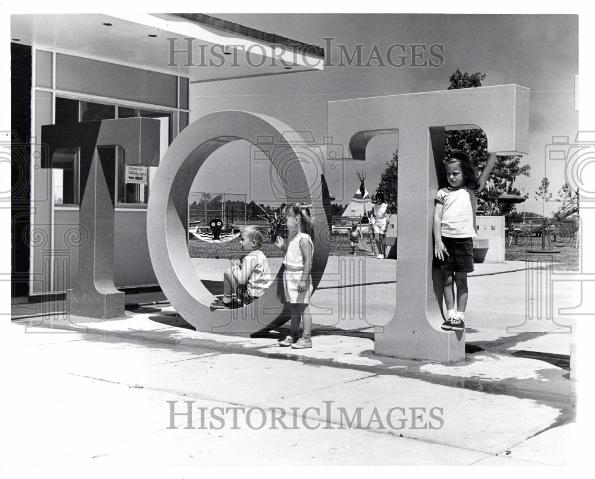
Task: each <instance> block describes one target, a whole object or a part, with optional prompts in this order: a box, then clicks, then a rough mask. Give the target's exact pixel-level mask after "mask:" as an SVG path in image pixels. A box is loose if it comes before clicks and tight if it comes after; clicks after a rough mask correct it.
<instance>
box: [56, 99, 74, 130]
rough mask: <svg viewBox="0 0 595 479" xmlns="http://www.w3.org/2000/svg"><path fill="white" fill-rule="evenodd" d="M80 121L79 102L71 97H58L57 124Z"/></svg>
mask: <svg viewBox="0 0 595 479" xmlns="http://www.w3.org/2000/svg"><path fill="white" fill-rule="evenodd" d="M78 121H79V102H78V100H71V99H70V98H60V97H56V121H55V124H56V125H68V124H72V123H78Z"/></svg>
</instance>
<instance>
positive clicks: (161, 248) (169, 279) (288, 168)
mask: <svg viewBox="0 0 595 479" xmlns="http://www.w3.org/2000/svg"><path fill="white" fill-rule="evenodd" d="M241 139H243V140H246V141H249V142H251V143H252V144H254V145H256V146H257V147H259V148H260V149H261V150H262V151H263V152H264V154H265V155H266V156H267V158H268V159H269V160H270V161H271V162H272V164H273V166H274V168H275V169H276V171H277V173H278V174H279V177H280V178H281V182H282V185H283V187H284V188H285V195H286V197H287V202H296V201H300V202H304V203H310V204H312V211H313V214H314V216H315V217H319V218H323V219H324V218H325V210H324V206H323V197H322V196H323V191H324V188H321V185H320V184H318V183H315V182H314V181H315V180H316V179H317V180H318V181H321V182H323V181H324V179H323V178H321V177H320V176H319V175H320V171H319V170H318V169H317V166H318V165H316V164H314V163H312V162H307V161H303V158H304V157H308V156H307V155H306V156H304V154H303V153H305V150H306V149H307V150H308V151H307V153H308V155H312V150H311V149H308V148H307V143H306V142H304V141H303V139H302V138H301V137H300V136H299V135H298V134H297V133H296V132H294V131H293V130H292V129H291V128H290V127H289V126H287V125H285V124H284V123H282V122H280V121H278V120H276V119H274V118H271V117H268V116H265V115H258V114H254V113H248V112H242V111H221V112H216V113H211V114H209V115H206V116H204V117H202V118H200V119H198V120H196V121H195V122H194V123H192V124H191V125H189V126H188V127H186V128H185V129H184V131H182V132H181V133H180V134H179V135H178V136H177V137H176V139H175V140H174V141H173V142H172V144H171V145H170V147H169V149H168V150H167V152H166V154H165V156H164V158H163V161H162V162H161V166H160V167H159V168H158V170H157V173H156V175H155V178H154V180H153V183H152V185H151V188H152V190H151V196H150V198H149V206H148V212H147V236H148V242H149V252H150V255H151V262H152V264H153V269H154V270H155V275H156V276H157V279H158V281H159V284H160V285H161V287H162V289H163V292H164V293H165V295H166V296H167V298H168V299H169V300H170V302H171V303H172V305H173V307H174V308H175V310H176V311H177V312H178V314H180V315H181V316H182V317H183V318H184V319H185V320H186V321H188V322H189V323H190V324H192V325H193V326H194V327H195V328H196V329H197V330H198V331H209V332H234V333H251V332H254V331H256V330H258V329H260V328H262V327H263V326H266V325H267V324H269V323H270V322H272V321H273V320H274V319H276V318H277V317H279V316H280V315H281V314H282V311H283V306H284V296H283V294H282V289H283V279H282V278H283V276H282V275H283V268H281V270H280V271H279V273H278V275H277V276H276V277H275V278H274V280H273V284H272V286H270V287H269V288H268V289H267V290H266V292H265V293H264V295H263V296H262V297H261V298H259V299H258V300H257V301H255V302H253V303H251V304H250V305H249V306H246V307H244V308H242V309H240V310H233V311H232V310H215V311H211V310H210V309H209V305H210V304H211V302H212V301H213V299H214V297H213V295H212V294H211V293H210V292H209V290H208V289H207V288H206V287H205V286H204V284H203V283H202V281H201V280H200V278H199V277H198V275H197V274H196V271H195V269H194V267H193V265H192V263H191V261H190V255H189V253H188V247H187V244H186V211H187V202H188V194H189V191H190V187H191V186H192V183H193V181H194V178H195V177H196V175H197V173H198V172H199V170H200V168H201V166H202V165H203V164H204V162H205V161H206V159H207V158H208V157H209V155H210V154H211V153H213V152H214V151H215V150H217V149H218V148H220V147H221V146H223V145H225V144H227V143H229V142H231V141H235V140H241ZM271 139H274V143H271ZM263 142H266V143H263ZM314 192H317V193H314ZM327 237H328V222H327V221H324V220H323V221H316V222H315V223H314V238H313V241H314V258H313V262H312V282H313V286H314V289H316V287H317V286H318V283H319V282H320V278H321V276H322V273H323V272H324V268H325V267H326V262H327V258H328V245H327V244H326V242H325V239H326V238H327ZM234 313H237V314H234Z"/></svg>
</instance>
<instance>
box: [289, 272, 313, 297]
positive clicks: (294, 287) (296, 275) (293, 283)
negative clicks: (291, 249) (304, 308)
mask: <svg viewBox="0 0 595 479" xmlns="http://www.w3.org/2000/svg"><path fill="white" fill-rule="evenodd" d="M302 274H303V271H288V270H287V269H286V270H285V271H284V273H283V284H284V286H285V302H286V303H302V304H310V296H312V277H311V276H310V277H308V287H307V288H306V289H305V290H304V291H298V283H299V282H300V280H301V279H302Z"/></svg>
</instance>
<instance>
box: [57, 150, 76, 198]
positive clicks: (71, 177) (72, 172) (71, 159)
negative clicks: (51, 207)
mask: <svg viewBox="0 0 595 479" xmlns="http://www.w3.org/2000/svg"><path fill="white" fill-rule="evenodd" d="M52 180H53V182H52V184H53V190H54V204H55V205H57V206H62V205H78V204H79V202H80V197H79V152H78V149H63V150H58V151H56V153H54V157H53V158H52Z"/></svg>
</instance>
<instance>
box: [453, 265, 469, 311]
mask: <svg viewBox="0 0 595 479" xmlns="http://www.w3.org/2000/svg"><path fill="white" fill-rule="evenodd" d="M455 284H456V285H457V311H460V312H461V313H464V312H465V309H467V298H468V297H469V289H468V288H467V273H460V272H457V273H455Z"/></svg>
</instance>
